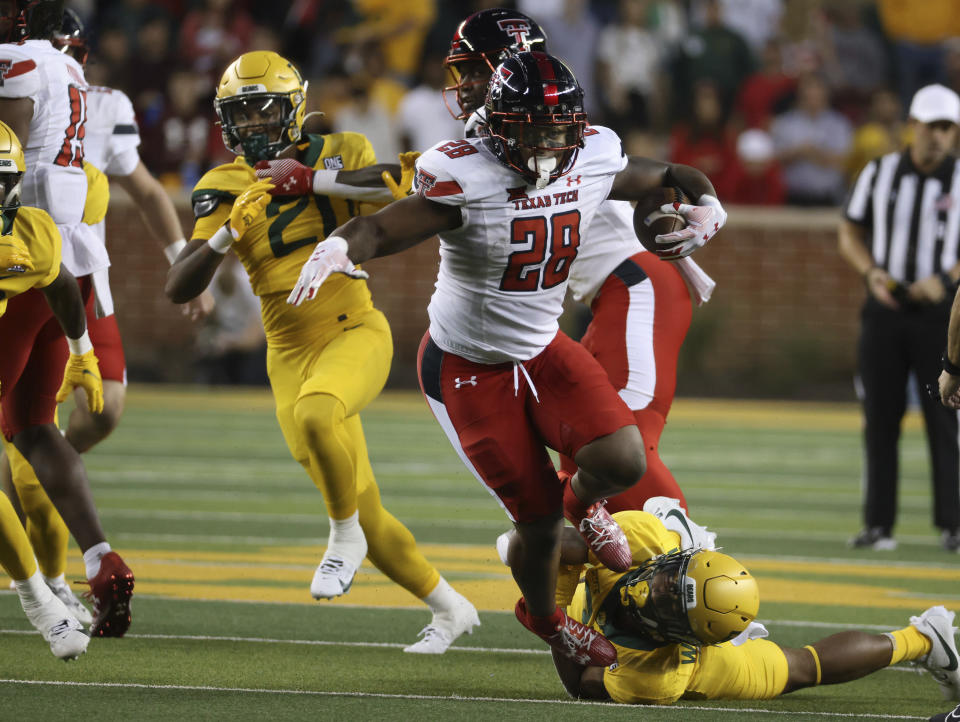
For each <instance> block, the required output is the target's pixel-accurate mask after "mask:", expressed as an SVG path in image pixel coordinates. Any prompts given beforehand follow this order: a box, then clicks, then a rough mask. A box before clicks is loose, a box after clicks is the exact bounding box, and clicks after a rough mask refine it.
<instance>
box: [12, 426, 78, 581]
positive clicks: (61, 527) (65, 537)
mask: <svg viewBox="0 0 960 722" xmlns="http://www.w3.org/2000/svg"><path fill="white" fill-rule="evenodd" d="M0 438H2V437H0ZM3 446H4V451H6V453H7V460H8V461H9V463H10V471H11V472H12V474H13V486H14V488H15V489H16V490H17V496H18V497H19V498H20V506H21V507H22V508H23V513H24V514H25V515H26V517H27V538H28V539H29V540H30V544H31V545H32V546H33V553H35V554H36V555H37V563H38V564H39V565H40V571H41V572H43V574H44V576H46V577H47V578H49V579H53V578H55V577H58V576H60V575H61V574H63V573H64V572H66V570H67V544H68V543H69V541H70V531H69V530H68V529H67V525H66V524H65V523H64V521H63V519H62V518H61V517H60V512H58V511H57V509H56V507H55V506H54V505H53V502H51V501H50V497H48V496H47V492H46V491H44V490H43V487H42V486H41V485H40V480H39V479H37V475H36V474H35V473H33V467H32V466H30V464H29V463H27V460H26V459H24V458H23V455H22V454H21V453H20V452H19V451H17V447H15V446H14V445H13V444H12V443H11V442H9V441H7V440H6V439H4V440H3ZM19 525H20V524H19V521H18V526H19ZM31 556H32V555H31Z"/></svg>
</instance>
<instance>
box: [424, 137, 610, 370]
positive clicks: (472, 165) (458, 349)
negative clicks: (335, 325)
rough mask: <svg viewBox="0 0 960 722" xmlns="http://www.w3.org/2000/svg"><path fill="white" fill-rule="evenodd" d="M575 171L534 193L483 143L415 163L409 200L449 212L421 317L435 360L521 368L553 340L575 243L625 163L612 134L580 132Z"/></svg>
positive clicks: (464, 144)
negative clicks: (457, 215) (449, 225)
mask: <svg viewBox="0 0 960 722" xmlns="http://www.w3.org/2000/svg"><path fill="white" fill-rule="evenodd" d="M584 141H585V143H584V148H582V149H581V150H580V153H579V156H578V157H577V161H576V164H575V165H574V167H573V170H571V171H570V172H569V173H568V174H566V175H564V176H562V177H561V178H559V179H558V180H557V181H555V182H553V183H551V184H550V185H548V186H547V187H546V188H544V189H543V190H537V189H536V188H535V187H534V186H533V185H528V184H527V182H526V180H525V179H523V178H522V177H521V176H520V175H518V174H517V173H515V172H514V171H512V170H510V169H509V168H507V167H506V166H504V165H503V164H502V163H500V161H499V160H498V159H497V158H496V156H495V155H494V154H493V153H492V151H491V150H490V149H489V148H488V147H487V145H486V141H485V140H483V139H471V140H455V141H446V142H443V143H440V144H438V145H436V146H434V147H433V148H431V149H430V150H428V151H427V152H426V153H424V154H423V155H421V156H420V158H419V159H418V160H417V174H416V177H415V179H414V188H415V190H416V192H417V193H419V194H420V195H422V196H424V197H425V198H429V199H430V200H432V201H435V202H437V203H442V204H444V205H452V206H457V207H459V208H460V209H461V213H462V214H463V225H462V226H460V227H459V228H457V229H454V230H452V231H444V232H443V233H441V234H440V272H439V275H438V278H437V284H436V291H435V292H434V294H433V297H432V298H431V300H430V306H429V307H428V309H427V312H428V314H429V316H430V335H431V337H432V338H433V340H434V342H436V344H437V345H438V346H439V347H440V348H442V349H443V350H444V351H448V352H450V353H454V354H457V355H458V356H463V357H464V358H467V359H469V360H471V361H474V362H477V363H502V362H506V361H525V360H527V359H531V358H533V357H534V356H536V355H537V354H539V353H540V352H541V351H542V350H543V349H544V348H545V347H546V346H547V344H549V343H550V341H551V340H553V337H554V336H555V335H556V333H557V330H558V328H559V327H558V324H557V319H558V318H559V316H560V313H561V311H562V310H563V298H564V295H565V293H566V288H567V276H568V274H569V272H570V267H571V265H572V263H573V259H574V258H575V257H576V256H577V252H578V250H579V246H580V238H581V234H582V233H584V232H585V231H586V229H587V227H588V226H589V225H590V222H591V221H592V220H593V216H594V214H595V212H596V210H597V208H598V207H599V206H600V204H601V203H602V202H603V201H604V199H605V198H606V197H607V195H608V194H609V192H610V187H611V186H612V185H613V179H614V176H615V175H616V174H617V173H619V172H620V171H621V170H623V168H624V166H625V165H626V162H627V159H626V157H625V156H624V155H623V150H622V148H621V143H620V138H618V137H617V135H616V133H614V132H613V131H611V130H609V129H607V128H603V127H599V126H594V127H592V128H590V129H588V131H587V134H586V137H585V139H584Z"/></svg>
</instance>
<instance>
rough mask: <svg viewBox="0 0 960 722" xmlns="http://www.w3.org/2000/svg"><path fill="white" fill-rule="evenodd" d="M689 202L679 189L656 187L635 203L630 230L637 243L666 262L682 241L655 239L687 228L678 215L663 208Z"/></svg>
mask: <svg viewBox="0 0 960 722" xmlns="http://www.w3.org/2000/svg"><path fill="white" fill-rule="evenodd" d="M689 202H690V199H689V198H687V196H686V194H685V193H684V192H683V191H682V190H680V189H679V188H669V187H664V188H655V189H654V190H652V191H650V192H649V193H647V194H646V195H645V196H644V197H643V198H641V199H640V200H638V201H637V207H636V209H635V210H634V212H633V230H634V231H635V232H636V234H637V238H639V239H640V243H641V244H642V245H643V247H644V248H646V249H647V250H648V251H650V253H654V254H656V255H657V256H659V257H660V258H664V259H665V260H668V259H669V258H670V257H671V256H673V255H674V254H675V253H676V250H677V247H678V246H680V245H682V244H683V241H681V240H671V241H667V242H666V243H662V242H658V241H657V236H664V235H667V234H668V233H675V232H677V231H679V230H682V229H684V228H686V227H687V219H686V218H684V217H683V216H682V215H681V214H680V213H678V212H673V213H667V212H665V211H663V210H662V206H665V205H668V204H673V203H689Z"/></svg>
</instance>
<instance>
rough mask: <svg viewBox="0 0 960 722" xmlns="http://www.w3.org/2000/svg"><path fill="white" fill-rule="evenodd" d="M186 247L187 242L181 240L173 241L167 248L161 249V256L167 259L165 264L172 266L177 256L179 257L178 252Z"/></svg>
mask: <svg viewBox="0 0 960 722" xmlns="http://www.w3.org/2000/svg"><path fill="white" fill-rule="evenodd" d="M186 247H187V242H186V241H185V240H184V239H183V238H181V239H180V240H179V241H174V242H173V243H171V244H170V245H169V246H167V247H166V248H164V249H163V255H164V256H166V257H167V262H168V263H169V264H170V265H171V266H172V265H173V262H174V261H176V260H177V256H179V255H180V251H182V250H183V249H184V248H186Z"/></svg>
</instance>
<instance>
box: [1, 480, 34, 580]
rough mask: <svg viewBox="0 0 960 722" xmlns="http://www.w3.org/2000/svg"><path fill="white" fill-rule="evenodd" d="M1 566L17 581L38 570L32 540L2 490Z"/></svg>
mask: <svg viewBox="0 0 960 722" xmlns="http://www.w3.org/2000/svg"><path fill="white" fill-rule="evenodd" d="M0 566H2V567H3V570H4V571H5V572H6V573H7V574H9V575H10V577H11V578H12V579H13V580H14V581H17V582H22V581H23V580H24V579H29V578H30V577H32V576H33V575H34V574H36V572H37V563H36V561H34V558H33V550H32V549H31V548H30V540H29V539H27V533H26V532H25V531H24V529H23V525H22V524H21V523H20V519H19V517H17V512H16V511H14V509H13V504H11V503H10V500H9V499H8V498H7V495H6V494H4V493H3V492H2V491H0Z"/></svg>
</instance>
